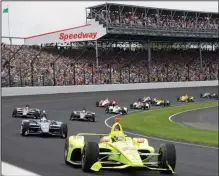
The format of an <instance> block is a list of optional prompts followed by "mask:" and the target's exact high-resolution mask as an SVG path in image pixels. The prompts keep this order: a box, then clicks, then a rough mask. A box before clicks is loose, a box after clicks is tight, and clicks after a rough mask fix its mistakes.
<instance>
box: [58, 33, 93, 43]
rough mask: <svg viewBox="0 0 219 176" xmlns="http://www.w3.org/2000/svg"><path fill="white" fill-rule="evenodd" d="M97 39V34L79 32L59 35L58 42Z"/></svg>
mask: <svg viewBox="0 0 219 176" xmlns="http://www.w3.org/2000/svg"><path fill="white" fill-rule="evenodd" d="M96 37H97V32H87V33H84V32H80V33H73V34H65V33H60V34H59V40H63V41H65V40H71V39H95V38H96Z"/></svg>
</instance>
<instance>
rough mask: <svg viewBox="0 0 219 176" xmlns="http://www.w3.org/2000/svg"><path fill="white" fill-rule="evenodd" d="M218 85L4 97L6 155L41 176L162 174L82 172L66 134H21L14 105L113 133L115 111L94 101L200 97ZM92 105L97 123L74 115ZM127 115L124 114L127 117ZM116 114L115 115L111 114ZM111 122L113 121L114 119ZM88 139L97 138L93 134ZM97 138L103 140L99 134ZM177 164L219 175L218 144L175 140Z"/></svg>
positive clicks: (181, 174)
mask: <svg viewBox="0 0 219 176" xmlns="http://www.w3.org/2000/svg"><path fill="white" fill-rule="evenodd" d="M217 89H218V87H205V88H186V89H163V90H162V89H160V90H140V91H120V92H105V93H104V92H101V93H83V94H82V93H79V94H59V95H45V96H25V97H2V160H3V161H4V162H8V163H10V164H13V165H15V166H18V167H21V168H24V169H27V170H29V171H31V172H35V173H37V174H40V175H42V176H51V175H53V176H63V175H65V176H72V175H75V176H85V175H86V176H90V175H94V176H96V175H104V176H105V175H107V176H108V175H109V176H110V175H114V176H123V175H131V176H133V175H137V176H140V175H146V174H147V175H150V176H152V175H153V176H157V175H160V174H159V173H157V172H156V173H152V172H145V171H144V172H142V171H141V172H137V174H134V173H129V172H125V173H123V172H119V171H116V172H114V171H105V170H101V171H100V172H99V173H90V174H87V173H83V172H82V171H81V169H80V168H73V167H70V166H67V165H65V162H64V143H65V140H64V139H61V138H54V137H53V138H42V137H32V136H30V137H29V136H28V137H22V136H21V135H20V134H19V130H20V123H21V119H20V118H12V116H11V115H12V110H13V108H15V107H20V106H25V105H26V104H29V105H30V107H37V108H39V109H42V110H43V109H45V110H46V112H47V113H48V117H49V119H51V120H52V119H53V120H60V121H63V122H67V123H68V130H69V135H74V134H77V133H79V132H96V133H98V132H101V133H108V132H109V130H110V129H109V128H108V127H106V126H105V124H104V121H105V119H106V118H108V117H110V116H112V115H107V114H105V112H104V110H105V109H104V108H96V107H95V102H96V101H97V100H100V99H104V98H106V97H108V98H109V99H110V100H111V99H113V100H115V101H118V102H119V104H120V105H121V106H126V107H129V105H130V103H132V102H133V101H134V100H136V99H137V98H139V97H142V96H151V97H156V98H164V99H169V100H170V101H171V103H172V105H173V104H179V103H177V102H176V97H177V96H181V95H183V94H185V93H188V94H189V95H193V96H195V98H196V101H209V100H204V99H203V100H200V99H199V98H198V97H199V94H200V92H216V91H218V90H217ZM83 107H86V109H87V110H90V111H93V112H96V119H97V121H96V122H95V123H92V122H80V121H69V116H70V113H71V111H73V110H81V109H82V108H83ZM124 118H125V117H124ZM112 120H113V119H112ZM110 123H112V122H110V121H109V124H110ZM89 140H92V139H90V138H89ZM94 140H98V138H95V139H94ZM149 142H150V143H151V145H152V146H153V147H155V148H156V149H158V148H159V146H160V144H161V143H163V142H164V141H160V140H155V139H149ZM175 146H176V151H177V164H176V175H178V176H188V175H190V176H217V175H218V149H214V148H205V147H200V146H193V145H184V144H180V143H176V144H175Z"/></svg>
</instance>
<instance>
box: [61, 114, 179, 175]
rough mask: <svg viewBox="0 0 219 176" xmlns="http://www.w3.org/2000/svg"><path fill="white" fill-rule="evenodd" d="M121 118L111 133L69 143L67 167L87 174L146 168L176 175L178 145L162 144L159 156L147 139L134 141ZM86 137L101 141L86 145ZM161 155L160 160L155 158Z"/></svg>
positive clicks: (81, 135) (72, 139) (79, 136)
mask: <svg viewBox="0 0 219 176" xmlns="http://www.w3.org/2000/svg"><path fill="white" fill-rule="evenodd" d="M119 120H120V119H119V118H116V119H115V123H114V125H113V126H112V129H111V131H110V133H109V134H95V133H79V134H77V135H76V136H69V137H68V138H67V140H66V143H65V152H64V158H65V163H66V164H71V165H74V166H80V167H81V168H82V170H83V171H84V172H89V171H96V172H98V171H100V170H101V169H120V170H121V169H125V168H135V169H145V170H146V171H147V170H148V171H158V172H160V173H164V174H165V173H167V174H174V173H175V172H174V169H175V166H176V149H175V146H174V144H172V143H166V144H162V145H161V146H160V148H159V150H158V153H155V149H154V148H153V147H152V146H150V145H149V143H148V140H147V139H146V138H131V137H128V136H126V135H125V134H124V133H123V129H122V126H121V124H120V123H119ZM85 136H100V140H99V142H86V141H85ZM155 156H157V160H156V161H152V158H153V157H155Z"/></svg>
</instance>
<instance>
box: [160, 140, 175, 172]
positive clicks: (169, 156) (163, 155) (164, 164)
mask: <svg viewBox="0 0 219 176" xmlns="http://www.w3.org/2000/svg"><path fill="white" fill-rule="evenodd" d="M159 154H160V155H158V167H159V168H164V169H169V167H168V164H169V165H170V166H171V168H172V170H173V171H174V169H175V167H176V148H175V145H174V144H172V143H166V144H162V145H161V146H160V148H159ZM160 173H161V174H172V171H170V170H165V171H160Z"/></svg>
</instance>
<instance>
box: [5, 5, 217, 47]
mask: <svg viewBox="0 0 219 176" xmlns="http://www.w3.org/2000/svg"><path fill="white" fill-rule="evenodd" d="M105 2H106V1H91V2H86V1H83V2H68V1H66V2H61V1H60V2H52V1H51V2H42V1H39V2H21V1H19V2H7V1H6V2H2V9H4V8H7V6H9V11H10V12H9V16H10V18H9V19H10V33H11V36H15V37H28V36H32V35H36V34H40V33H45V32H50V31H55V30H60V29H65V28H70V27H74V26H78V25H83V24H84V23H85V8H86V7H88V6H93V5H98V4H101V3H105ZM107 2H110V1H107ZM114 2H115V1H114ZM115 3H120V4H131V5H140V6H147V7H160V8H170V9H184V10H197V11H210V12H218V2H217V1H206V2H201V1H200V2H198V1H193V2H192V1H190V2H189V1H175V2H174V1H169V2H168V1H166V2H165V1H162V2H159V1H139V2H137V1H127V2H126V1H117V2H115ZM8 35H9V33H8V15H7V14H2V36H8ZM3 41H4V42H7V41H6V40H3ZM14 42H15V41H13V43H14ZM17 42H18V41H17ZM17 42H16V43H17ZM20 42H21V41H20ZM20 42H19V43H20ZM22 43H23V41H22Z"/></svg>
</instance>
